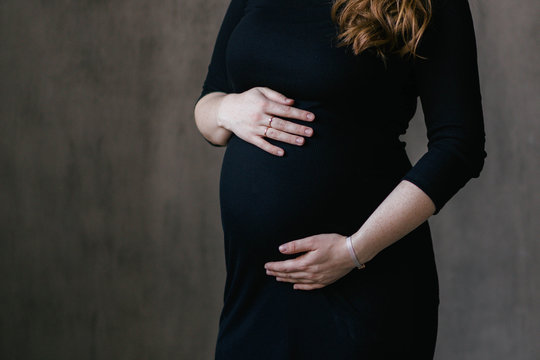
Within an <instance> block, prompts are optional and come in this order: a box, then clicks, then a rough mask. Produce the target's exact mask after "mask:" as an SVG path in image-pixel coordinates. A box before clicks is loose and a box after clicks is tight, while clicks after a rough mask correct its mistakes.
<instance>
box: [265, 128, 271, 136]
mask: <svg viewBox="0 0 540 360" xmlns="http://www.w3.org/2000/svg"><path fill="white" fill-rule="evenodd" d="M268 129H270V127H269V126H267V127H266V129H264V136H266V132H267V131H268Z"/></svg>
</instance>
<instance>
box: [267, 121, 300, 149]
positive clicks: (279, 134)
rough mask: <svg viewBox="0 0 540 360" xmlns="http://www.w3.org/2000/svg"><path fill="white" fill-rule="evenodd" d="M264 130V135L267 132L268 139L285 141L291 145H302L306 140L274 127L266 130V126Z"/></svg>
mask: <svg viewBox="0 0 540 360" xmlns="http://www.w3.org/2000/svg"><path fill="white" fill-rule="evenodd" d="M262 129H263V130H262V132H263V134H264V132H265V130H266V137H267V138H271V139H276V140H279V141H283V142H286V143H289V144H294V145H302V144H303V143H304V138H303V137H301V136H297V135H292V134H289V133H286V132H284V131H281V130H279V129H276V128H274V127H271V128H268V129H266V126H265V127H263V128H262Z"/></svg>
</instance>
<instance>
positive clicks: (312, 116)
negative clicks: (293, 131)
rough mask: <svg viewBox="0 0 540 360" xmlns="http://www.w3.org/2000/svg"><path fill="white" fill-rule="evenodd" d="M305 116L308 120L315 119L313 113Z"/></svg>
mask: <svg viewBox="0 0 540 360" xmlns="http://www.w3.org/2000/svg"><path fill="white" fill-rule="evenodd" d="M307 117H308V119H310V120H313V119H315V115H313V114H308V116H307Z"/></svg>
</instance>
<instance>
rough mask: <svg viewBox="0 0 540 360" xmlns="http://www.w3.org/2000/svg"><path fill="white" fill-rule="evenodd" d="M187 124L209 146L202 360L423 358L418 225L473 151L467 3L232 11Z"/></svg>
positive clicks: (359, 0) (431, 326)
mask: <svg viewBox="0 0 540 360" xmlns="http://www.w3.org/2000/svg"><path fill="white" fill-rule="evenodd" d="M418 97H419V98H420V100H421V104H422V109H423V113H424V119H425V123H426V127H427V140H428V151H427V152H426V153H425V154H424V155H423V156H422V157H421V158H420V160H419V161H418V162H417V163H416V164H415V165H414V166H412V164H411V162H410V161H409V159H408V157H407V154H406V152H405V143H404V142H403V141H400V140H399V136H400V135H401V134H404V133H405V132H406V129H407V127H408V123H409V121H410V119H411V118H412V117H413V115H414V113H415V112H416V110H417V98H418ZM194 115H195V121H196V124H197V127H198V129H199V131H200V132H201V134H202V135H203V137H204V139H206V141H207V142H209V143H210V144H212V145H214V146H226V151H225V154H224V157H223V163H222V168H221V175H220V185H219V190H220V206H221V220H222V225H223V232H224V245H225V261H226V270H227V277H226V283H225V290H224V297H223V300H224V303H223V308H222V312H221V316H220V320H219V333H218V339H217V343H216V348H215V358H216V359H234V360H238V359H257V360H263V359H273V360H274V359H275V360H277V359H279V360H286V359H296V360H297V359H397V358H398V357H399V358H407V359H408V358H411V359H432V358H433V354H434V349H435V343H436V335H437V318H438V306H439V289H438V279H437V270H436V265H435V261H434V254H433V247H432V238H431V234H430V229H429V225H428V222H427V219H428V218H429V217H430V216H431V215H434V214H437V213H438V212H439V211H440V210H441V209H442V207H443V206H444V205H445V204H446V203H447V202H448V200H450V198H451V197H453V196H454V195H455V194H456V192H457V191H458V190H459V189H460V188H462V187H463V186H464V185H465V184H466V183H467V182H468V181H469V180H470V179H471V178H476V177H478V176H479V174H480V171H481V170H482V168H483V165H484V159H485V157H486V156H487V154H486V152H485V150H484V143H485V134H484V124H483V122H484V120H483V112H482V105H481V95H480V87H479V77H478V68H477V55H476V40H475V35H474V29H473V23H472V17H471V13H470V8H469V4H468V1H467V0H336V1H328V0H232V1H231V2H230V3H229V6H228V9H227V12H226V14H225V17H224V19H223V23H222V25H221V28H220V31H219V34H218V36H217V40H216V43H215V47H214V50H213V54H212V58H211V60H210V63H209V66H208V73H207V76H206V79H205V81H204V84H203V87H202V93H201V95H200V97H199V98H198V99H197V103H196V105H195V109H194Z"/></svg>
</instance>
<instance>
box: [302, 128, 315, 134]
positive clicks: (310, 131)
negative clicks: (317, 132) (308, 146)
mask: <svg viewBox="0 0 540 360" xmlns="http://www.w3.org/2000/svg"><path fill="white" fill-rule="evenodd" d="M304 132H305V133H306V134H307V135H311V133H312V132H313V130H311V129H306V130H304Z"/></svg>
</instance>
